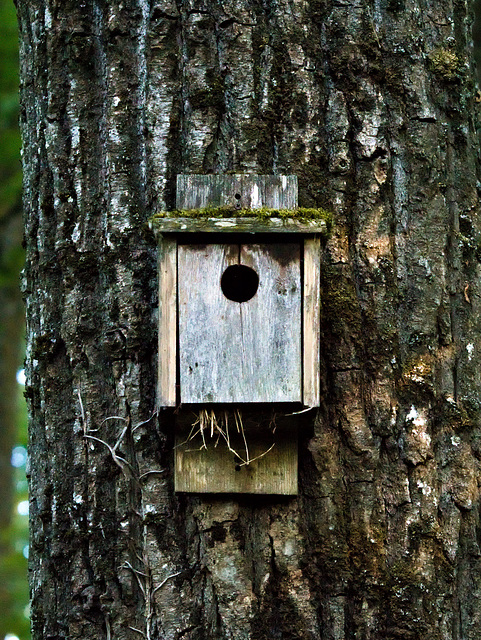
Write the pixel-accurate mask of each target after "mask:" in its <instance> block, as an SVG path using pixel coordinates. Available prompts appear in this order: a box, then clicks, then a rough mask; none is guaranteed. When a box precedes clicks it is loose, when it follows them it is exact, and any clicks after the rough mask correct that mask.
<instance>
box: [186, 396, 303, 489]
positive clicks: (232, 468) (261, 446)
mask: <svg viewBox="0 0 481 640" xmlns="http://www.w3.org/2000/svg"><path fill="white" fill-rule="evenodd" d="M297 441H298V436H297V423H296V420H295V418H291V419H290V420H288V419H287V418H286V417H283V418H281V419H276V418H274V419H269V420H259V419H253V418H251V417H245V416H242V414H240V413H237V414H236V412H235V411H230V412H222V411H216V412H215V413H214V412H213V411H212V410H205V409H203V410H200V411H199V412H197V413H196V412H190V411H188V412H183V413H182V415H181V416H180V417H179V418H178V420H177V429H176V446H175V490H176V491H178V492H187V493H252V494H273V495H297Z"/></svg>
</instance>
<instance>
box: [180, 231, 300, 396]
mask: <svg viewBox="0 0 481 640" xmlns="http://www.w3.org/2000/svg"><path fill="white" fill-rule="evenodd" d="M234 261H235V262H236V263H238V262H239V263H241V264H245V265H246V266H249V267H251V268H253V269H254V270H255V271H256V273H257V274H258V276H259V286H258V290H257V293H256V295H255V296H254V297H253V298H251V299H250V300H248V301H246V302H242V303H239V302H235V301H232V300H229V299H227V298H226V297H225V295H224V294H223V292H222V289H221V286H220V280H221V276H222V274H223V272H224V271H225V269H226V268H227V266H229V265H230V264H233V262H234ZM178 277H179V346H180V387H181V401H182V402H183V403H206V402H222V403H233V402H236V403H244V402H248V403H251V402H300V401H301V399H302V397H301V308H300V307H301V284H300V245H299V243H289V244H276V245H242V246H241V247H240V248H239V247H238V246H237V245H235V249H233V247H232V245H215V244H206V245H179V248H178Z"/></svg>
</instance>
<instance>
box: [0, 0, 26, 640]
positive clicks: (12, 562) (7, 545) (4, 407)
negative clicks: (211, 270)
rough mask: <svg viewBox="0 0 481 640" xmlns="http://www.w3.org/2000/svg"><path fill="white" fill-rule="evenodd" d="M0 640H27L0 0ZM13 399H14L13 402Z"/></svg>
mask: <svg viewBox="0 0 481 640" xmlns="http://www.w3.org/2000/svg"><path fill="white" fill-rule="evenodd" d="M0 24H1V25H2V27H1V36H0V497H1V500H0V640H3V639H4V638H5V636H7V635H10V636H13V637H15V636H17V637H18V638H20V640H27V639H28V638H29V637H30V630H29V627H30V625H29V621H28V586H27V560H26V558H25V556H26V555H27V552H28V518H27V517H26V516H25V515H20V514H19V513H18V511H17V508H16V507H17V505H18V504H19V503H21V502H23V503H24V504H25V501H26V500H27V499H28V496H27V482H26V478H25V465H21V466H19V467H17V468H14V467H13V466H12V465H11V464H10V458H11V452H12V447H13V446H14V445H18V446H26V439H27V426H26V423H27V420H26V410H25V402H24V400H23V398H22V391H23V388H21V387H20V385H18V384H17V382H16V371H17V369H18V367H19V366H20V359H21V353H22V338H23V330H22V327H23V310H22V304H21V299H20V293H19V286H18V282H19V273H20V269H21V267H22V265H23V260H24V257H23V250H22V248H21V236H22V220H21V183H22V173H21V165H20V133H19V129H18V112H19V106H18V83H19V80H18V32H17V19H16V15H15V7H14V5H13V2H12V0H0ZM16 400H18V402H16Z"/></svg>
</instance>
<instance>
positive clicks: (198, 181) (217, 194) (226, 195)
mask: <svg viewBox="0 0 481 640" xmlns="http://www.w3.org/2000/svg"><path fill="white" fill-rule="evenodd" d="M297 191H298V187H297V176H295V175H288V176H284V175H283V176H273V175H253V174H235V175H183V174H181V175H178V176H177V198H176V207H177V209H180V210H184V209H203V208H205V207H221V206H224V205H232V206H237V207H238V208H239V209H240V208H245V209H259V208H261V207H269V208H271V209H295V208H296V207H297ZM236 196H240V198H239V197H236Z"/></svg>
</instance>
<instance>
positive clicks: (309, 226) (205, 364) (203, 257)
mask: <svg viewBox="0 0 481 640" xmlns="http://www.w3.org/2000/svg"><path fill="white" fill-rule="evenodd" d="M176 207H177V210H176V211H175V212H172V213H170V214H163V215H161V216H156V217H155V218H154V219H153V222H152V225H153V226H154V227H155V230H156V231H157V233H158V234H159V238H160V243H159V245H160V251H159V255H160V258H159V283H160V284H159V377H158V404H159V406H164V407H173V406H179V405H181V406H182V407H185V406H192V407H202V408H203V410H204V411H206V410H207V409H209V410H212V409H213V408H215V406H218V405H222V406H223V407H227V408H229V407H235V408H236V410H238V408H239V407H240V406H247V405H252V404H253V403H256V404H259V403H261V404H262V405H266V404H269V405H276V406H277V405H280V404H282V403H298V404H299V406H301V405H304V406H307V407H313V406H317V405H318V403H319V254H320V240H319V234H320V233H322V232H323V231H324V230H325V227H326V223H325V221H324V220H321V219H306V218H304V217H302V216H299V210H298V209H297V178H296V176H257V175H229V176H227V175H205V176H199V175H179V176H178V177H177V201H176ZM291 212H292V213H291ZM280 448H281V449H282V447H278V451H277V453H279V449H280ZM293 448H294V449H295V447H292V446H291V448H290V450H289V455H288V458H289V460H290V463H289V464H290V466H291V470H290V473H291V475H292V464H293V463H292V460H291V458H292V455H293V454H292V449H293ZM178 451H179V449H177V453H176V488H177V490H207V491H211V490H213V489H212V488H211V489H202V488H199V487H205V486H206V485H209V486H212V482H209V476H210V477H214V476H215V474H214V471H213V468H214V467H213V466H212V464H213V462H214V460H213V457H214V458H215V457H216V456H217V457H219V453H218V452H217V453H214V454H211V455H210V456H209V455H207V456H204V458H205V459H204V463H205V464H204V466H205V469H204V471H203V472H201V471H200V468H201V467H202V461H201V460H200V458H199V456H197V457H196V456H194V458H196V460H195V463H194V467H193V471H192V473H193V475H194V476H195V477H196V478H197V480H198V476H199V474H200V475H202V474H203V478H204V479H203V480H202V482H200V484H199V482H197V481H195V480H194V481H193V482H192V481H191V480H189V482H188V483H187V485H186V483H185V482H183V481H182V479H179V478H178V475H179V474H178V473H177V471H178V467H179V464H180V466H181V467H182V468H184V467H185V464H186V459H185V456H184V455H181V456H180V457H181V458H182V459H181V460H180V459H179V453H178ZM212 456H213V457H212ZM231 457H232V456H231ZM284 457H285V456H284ZM262 458H263V462H262V464H261V463H260V462H259V464H258V465H257V467H263V468H264V470H263V471H262V470H261V471H258V473H257V476H259V473H260V474H261V475H262V474H263V473H264V475H266V473H265V472H266V469H267V467H266V465H268V457H267V456H263V457H262ZM264 458H265V459H264ZM271 458H272V460H271V462H272V461H273V460H274V456H271ZM217 464H218V465H219V464H220V465H221V466H222V464H221V463H220V462H219V460H217ZM191 466H192V465H191ZM214 466H215V465H214ZM231 466H232V465H231ZM235 466H237V467H238V466H239V465H233V468H234V467H235ZM246 466H247V465H246ZM294 466H295V474H296V481H295V482H293V481H292V482H291V481H288V483H287V484H288V485H289V486H288V487H287V489H286V487H284V489H282V488H281V490H279V491H277V490H274V489H275V487H273V485H272V482H267V484H268V485H269V486H268V487H267V490H266V482H265V480H263V481H262V482H261V485H262V487H261V488H260V490H258V491H256V490H255V487H254V488H252V487H251V488H247V489H246V488H245V487H246V486H247V485H248V486H250V485H252V486H254V485H255V486H257V484H259V483H258V480H259V478H258V477H257V479H256V478H253V479H252V478H251V480H252V482H250V484H249V482H247V485H246V483H245V482H244V483H242V482H241V483H240V484H239V477H240V474H238V473H237V474H235V473H234V476H233V478H234V481H233V482H231V481H230V480H228V479H227V480H225V478H224V480H225V482H224V485H225V486H224V485H223V486H224V488H223V489H222V488H221V489H218V490H219V491H254V492H263V493H295V490H297V463H295V465H294ZM238 470H239V469H237V471H238ZM189 473H190V472H189ZM249 473H250V476H256V473H254V474H253V472H252V467H251V469H250V470H249ZM185 475H186V474H185V473H183V475H182V477H183V478H184V479H185ZM187 475H189V474H187ZM191 475H192V474H191ZM224 475H225V474H224ZM227 475H232V473H230V474H227ZM247 475H248V474H247V473H245V474H243V477H244V478H245V477H246V476H247ZM267 475H269V474H268V473H267ZM274 475H275V474H274ZM277 475H279V474H277ZM259 477H260V476H259ZM290 480H292V478H291V479H290ZM276 482H277V484H279V477H278V478H277V480H276ZM221 484H222V483H221ZM280 484H282V482H281V483H280ZM294 484H295V490H294V489H293V485H294ZM271 485H272V486H271ZM179 486H180V487H181V488H180V489H179ZM192 486H194V487H195V488H194V489H192ZM216 486H217V487H218V486H219V482H217V484H216ZM186 487H187V488H186Z"/></svg>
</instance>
